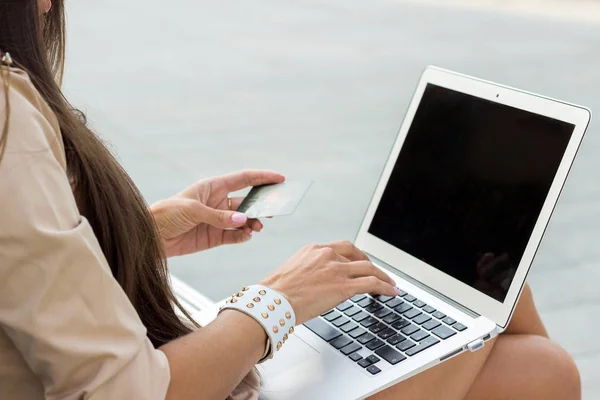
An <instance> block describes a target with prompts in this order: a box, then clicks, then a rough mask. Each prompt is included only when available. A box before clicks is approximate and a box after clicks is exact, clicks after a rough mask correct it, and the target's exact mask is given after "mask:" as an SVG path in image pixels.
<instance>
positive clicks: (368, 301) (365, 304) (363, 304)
mask: <svg viewBox="0 0 600 400" xmlns="http://www.w3.org/2000/svg"><path fill="white" fill-rule="evenodd" d="M375 303H377V302H376V301H375V299H372V298H370V297H365V298H364V299H362V300H361V301H359V302H358V303H356V304H358V305H359V306H361V307H362V308H365V307H368V306H370V305H371V304H375Z"/></svg>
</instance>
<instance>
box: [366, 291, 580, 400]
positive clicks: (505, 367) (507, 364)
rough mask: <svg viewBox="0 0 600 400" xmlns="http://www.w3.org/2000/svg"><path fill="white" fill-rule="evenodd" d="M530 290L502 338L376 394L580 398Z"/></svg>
mask: <svg viewBox="0 0 600 400" xmlns="http://www.w3.org/2000/svg"><path fill="white" fill-rule="evenodd" d="M547 336H548V335H547V332H546V328H545V327H544V325H543V323H542V321H541V318H540V317H539V315H538V313H537V310H536V308H535V305H534V302H533V296H532V293H531V289H530V288H529V286H526V287H525V288H524V290H523V293H522V295H521V298H520V300H519V303H518V305H517V308H516V310H515V313H514V316H513V318H512V319H511V322H510V324H509V326H508V327H507V330H506V332H505V333H504V334H502V335H501V336H500V337H498V338H496V340H495V341H490V342H488V343H486V345H485V347H484V348H483V349H482V350H480V351H478V352H476V353H464V354H462V355H460V356H458V357H455V358H453V359H451V360H449V361H446V362H444V363H442V364H440V365H438V366H436V367H435V368H432V369H430V370H428V371H425V372H423V373H421V374H418V375H417V376H414V377H412V378H410V379H407V380H406V381H403V382H401V383H399V384H397V385H394V386H393V387H391V388H389V389H387V390H385V391H383V392H381V393H378V394H377V395H375V396H373V399H376V400H386V399H410V400H413V399H433V398H440V399H448V400H454V399H455V400H463V399H468V400H471V399H472V400H475V399H492V400H493V399H538V398H539V399H549V400H551V399H565V400H569V399H580V398H581V383H580V379H579V373H578V371H577V368H576V366H575V364H574V362H573V360H572V358H571V357H570V356H569V355H568V354H567V353H566V352H565V351H564V350H563V349H561V348H560V346H558V345H557V344H556V343H554V342H552V341H550V340H549V339H548V338H547Z"/></svg>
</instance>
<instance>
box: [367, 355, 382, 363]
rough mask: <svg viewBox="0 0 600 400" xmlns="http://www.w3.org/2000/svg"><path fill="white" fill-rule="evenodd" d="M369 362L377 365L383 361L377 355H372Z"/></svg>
mask: <svg viewBox="0 0 600 400" xmlns="http://www.w3.org/2000/svg"><path fill="white" fill-rule="evenodd" d="M367 360H369V362H370V363H371V364H376V363H378V362H379V361H381V360H380V359H379V357H377V356H376V355H375V354H371V355H370V356H369V357H367Z"/></svg>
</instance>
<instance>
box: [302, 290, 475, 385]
mask: <svg viewBox="0 0 600 400" xmlns="http://www.w3.org/2000/svg"><path fill="white" fill-rule="evenodd" d="M304 326H306V327H307V328H308V329H310V330H311V331H313V332H314V333H315V334H317V335H318V336H319V337H320V338H321V339H323V340H325V341H326V342H329V344H331V345H332V346H333V347H334V348H335V349H338V350H339V351H340V352H341V353H342V354H343V355H345V356H347V357H348V358H349V360H350V361H351V362H355V363H357V364H358V365H359V366H361V367H363V368H365V369H366V370H367V371H368V372H369V373H371V374H372V375H376V374H378V373H380V372H381V369H379V368H378V367H377V363H379V362H380V361H381V359H384V360H385V361H387V362H388V363H390V364H391V365H396V364H398V363H400V362H402V361H404V360H406V359H407V358H409V357H413V356H415V355H417V354H419V353H420V352H422V351H423V350H426V349H428V348H430V347H432V346H435V345H436V344H438V343H440V341H441V340H446V339H448V338H450V337H452V336H454V335H456V333H457V332H462V331H464V330H466V329H467V327H466V326H464V325H463V324H460V323H458V322H456V321H455V320H454V319H452V318H450V317H448V316H446V315H445V314H444V313H442V312H440V311H438V310H436V309H435V308H433V307H431V306H429V305H427V304H426V303H425V302H423V301H421V300H419V299H417V298H416V297H415V296H413V295H411V294H409V293H406V292H404V291H402V292H401V293H400V294H399V295H398V296H396V297H390V296H375V297H372V296H370V295H366V294H359V295H356V296H354V297H352V298H351V299H350V300H348V301H345V302H343V303H342V304H340V305H339V306H337V307H335V308H334V309H332V310H330V311H328V312H326V313H324V314H322V315H321V316H320V317H317V318H315V319H312V320H310V321H308V322H306V323H305V324H304ZM362 349H367V350H368V351H369V353H371V354H370V355H369V356H367V357H363V356H361V355H360V354H358V351H359V350H362Z"/></svg>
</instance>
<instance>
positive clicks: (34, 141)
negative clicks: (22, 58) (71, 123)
mask: <svg viewBox="0 0 600 400" xmlns="http://www.w3.org/2000/svg"><path fill="white" fill-rule="evenodd" d="M7 72H8V73H7ZM6 122H8V125H7V126H8V132H7V138H6V151H5V155H4V157H3V160H2V163H4V161H6V162H10V159H13V160H14V159H18V158H21V157H22V156H24V155H25V156H30V155H32V154H35V153H39V152H42V153H47V152H49V153H51V155H52V156H53V157H54V158H56V159H57V160H58V161H59V163H60V164H61V166H62V167H63V168H64V169H66V160H65V153H64V147H63V142H62V137H61V134H60V127H59V124H58V120H57V118H56V115H55V114H54V112H52V110H51V108H50V107H49V106H48V104H47V103H46V101H45V100H44V99H43V97H42V96H41V94H40V93H39V92H38V90H37V89H36V87H35V86H34V85H33V83H32V82H31V79H30V78H29V76H28V75H27V73H26V72H24V71H23V70H20V69H16V68H10V69H9V70H8V71H6V70H5V71H4V73H2V74H0V135H2V131H3V130H4V126H5V125H4V124H5V123H6ZM0 166H1V164H0Z"/></svg>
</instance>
